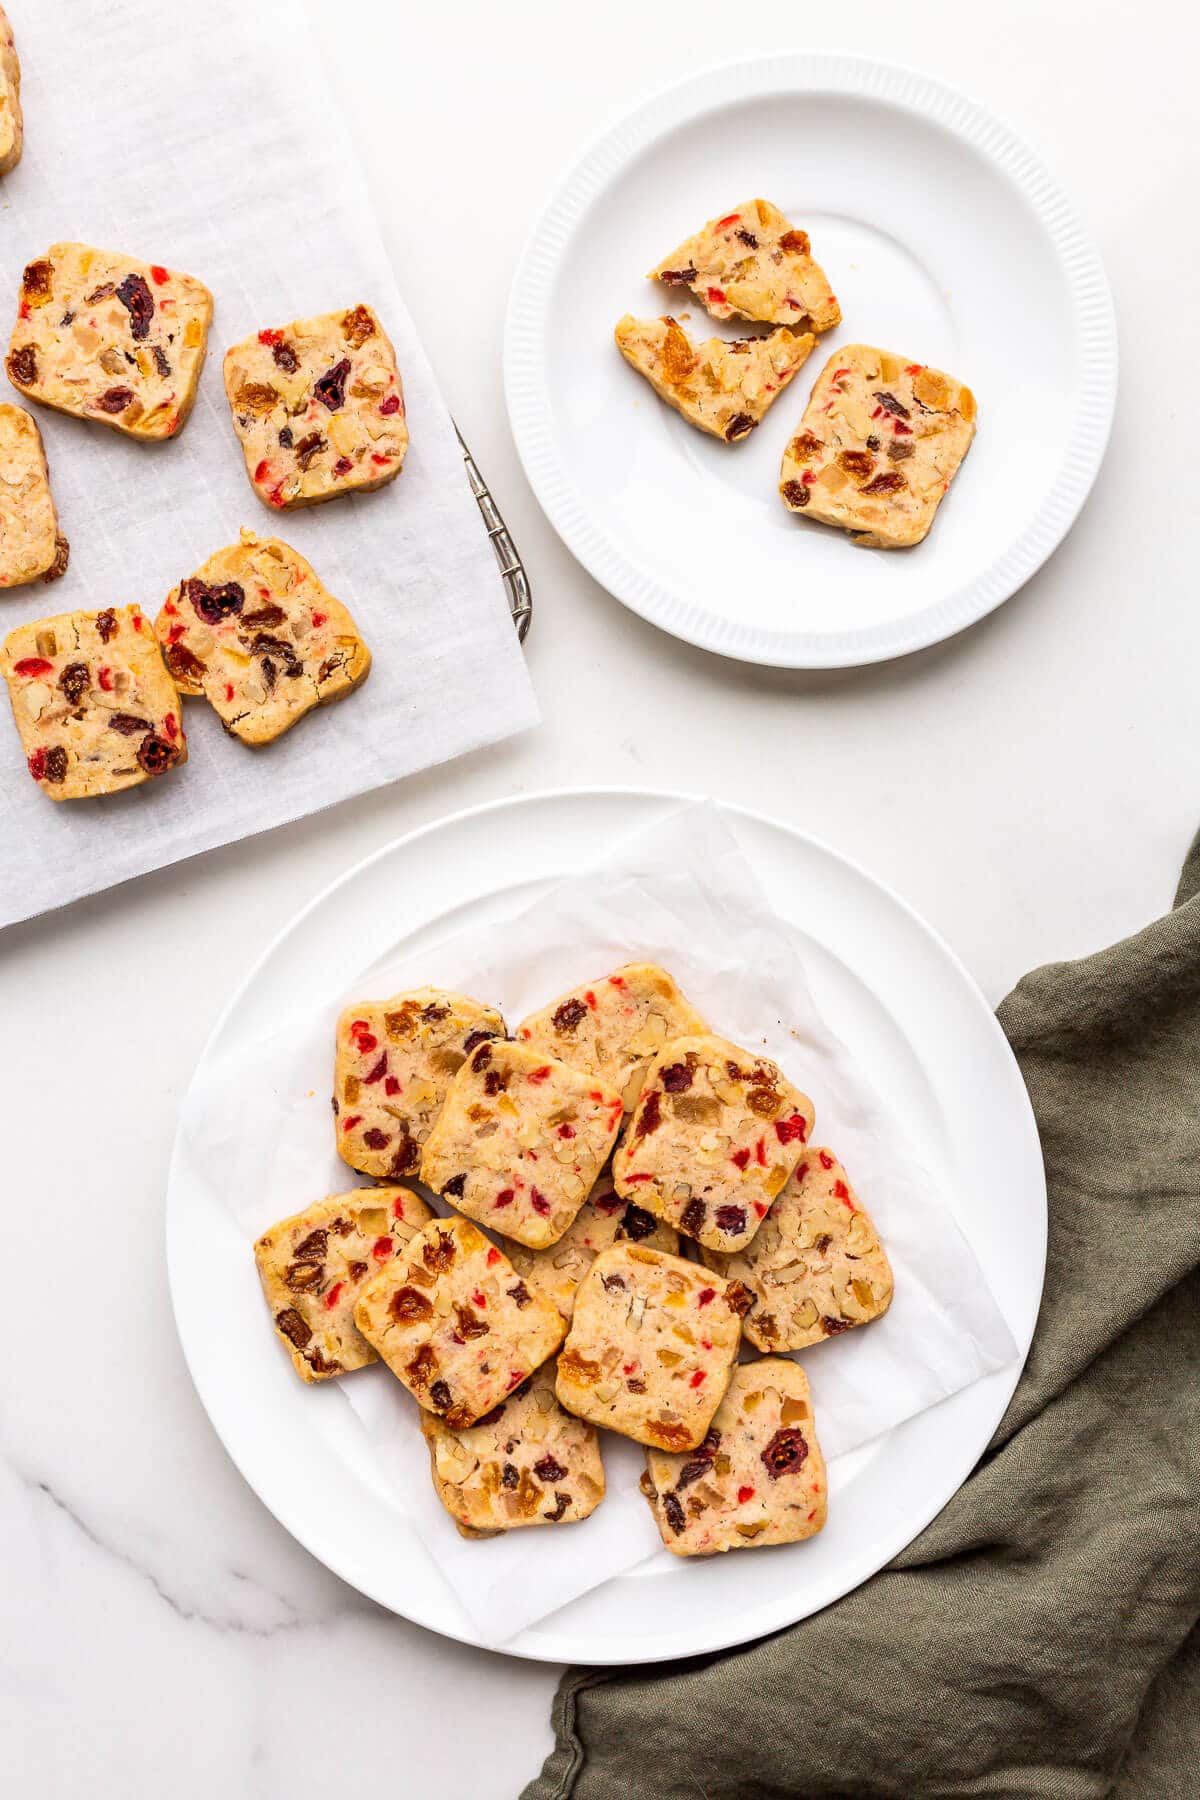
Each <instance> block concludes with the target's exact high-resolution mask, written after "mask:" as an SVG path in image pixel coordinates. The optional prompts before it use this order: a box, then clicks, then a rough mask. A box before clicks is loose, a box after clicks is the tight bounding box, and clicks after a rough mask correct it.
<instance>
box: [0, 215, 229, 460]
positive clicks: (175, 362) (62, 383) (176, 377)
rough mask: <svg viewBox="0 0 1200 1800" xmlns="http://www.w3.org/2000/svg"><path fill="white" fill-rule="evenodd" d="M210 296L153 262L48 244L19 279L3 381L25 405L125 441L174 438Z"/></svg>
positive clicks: (192, 383)
mask: <svg viewBox="0 0 1200 1800" xmlns="http://www.w3.org/2000/svg"><path fill="white" fill-rule="evenodd" d="M211 321H212V295H211V294H210V293H209V291H208V289H207V288H206V287H205V286H204V284H203V283H202V282H199V281H197V280H196V279H195V278H194V277H193V276H191V275H181V274H180V273H179V271H178V270H177V269H167V268H164V267H163V266H162V264H161V263H143V262H138V261H137V260H136V259H135V258H133V257H130V256H123V255H120V254H119V253H117V252H115V251H111V250H96V249H93V248H92V247H91V246H90V245H88V244H70V243H65V244H51V246H50V248H49V250H47V252H46V254H45V256H40V257H38V258H37V260H36V261H35V262H31V263H29V264H28V265H27V267H26V269H25V273H24V275H23V276H22V278H21V298H20V305H19V308H18V314H17V323H16V325H15V327H14V328H13V334H12V343H11V345H10V347H9V353H8V362H7V365H6V366H7V369H8V377H9V380H10V381H11V382H12V383H13V385H14V386H15V387H18V388H20V389H21V391H22V393H23V394H26V395H27V396H28V397H29V399H31V400H38V401H40V402H41V403H42V405H43V406H53V407H55V408H56V409H57V410H58V411H59V412H66V413H73V414H74V415H75V416H76V417H77V418H80V419H91V420H94V421H95V422H96V423H97V424H100V425H111V426H112V427H113V429H114V430H116V431H124V432H127V433H128V434H129V436H130V437H136V438H149V439H161V438H169V437H173V436H174V435H175V433H176V432H177V431H178V430H179V428H180V426H181V425H182V424H183V422H184V420H185V419H186V418H187V416H188V413H189V412H190V411H191V409H192V403H193V401H194V400H195V398H196V387H197V384H198V382H199V380H200V370H201V368H202V367H203V365H204V356H205V350H206V346H207V343H208V327H209V324H210V323H211Z"/></svg>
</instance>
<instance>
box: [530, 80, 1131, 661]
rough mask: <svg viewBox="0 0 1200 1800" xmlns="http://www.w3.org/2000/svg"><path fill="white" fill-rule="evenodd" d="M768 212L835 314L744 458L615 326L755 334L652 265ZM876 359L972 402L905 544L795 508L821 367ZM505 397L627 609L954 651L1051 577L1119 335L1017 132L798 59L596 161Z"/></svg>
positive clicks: (557, 239)
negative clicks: (815, 270)
mask: <svg viewBox="0 0 1200 1800" xmlns="http://www.w3.org/2000/svg"><path fill="white" fill-rule="evenodd" d="M756 195H762V196H764V197H765V198H767V199H769V200H772V201H774V203H775V204H776V205H777V206H779V207H781V208H782V209H783V211H784V212H785V213H786V214H787V216H788V217H789V218H791V219H792V220H794V221H795V222H796V223H797V224H798V225H802V226H803V227H804V228H805V230H807V231H808V232H809V233H810V234H811V237H812V243H813V251H814V254H815V255H816V257H817V258H818V260H819V261H820V262H821V263H822V265H823V266H824V268H825V270H826V273H827V274H828V276H829V279H830V281H831V283H832V285H833V289H834V292H835V293H836V294H837V295H838V298H839V300H840V301H841V305H842V313H843V323H842V325H841V326H839V327H838V328H837V330H836V331H832V332H828V333H826V335H825V336H824V337H822V338H820V339H819V340H818V342H817V347H816V349H815V350H814V351H813V353H812V355H811V356H810V358H809V360H808V363H807V364H806V365H805V366H804V368H802V369H801V371H800V373H799V374H798V375H797V376H796V378H795V380H794V382H793V383H792V386H791V388H790V389H788V391H787V392H785V393H784V394H783V395H782V396H781V397H780V398H779V399H778V400H777V401H776V403H775V405H774V407H773V408H772V410H771V411H770V412H768V414H767V416H766V418H765V419H764V421H763V422H762V424H761V425H760V426H759V427H758V429H757V431H755V432H753V433H751V435H750V436H749V437H748V438H746V439H745V440H743V441H742V442H741V443H740V444H738V445H736V446H732V447H731V446H728V445H724V444H721V443H719V442H718V441H717V440H716V439H715V438H711V437H708V436H707V435H706V434H704V433H702V432H699V431H697V430H696V429H695V428H694V427H693V426H691V425H688V424H687V423H686V422H685V421H684V420H683V419H682V418H681V417H680V416H679V415H678V414H677V413H675V412H673V411H672V410H671V409H670V408H668V407H667V406H665V405H664V404H663V403H662V402H661V401H660V400H659V399H658V398H657V397H656V396H655V394H654V392H653V390H652V389H651V388H650V386H649V385H648V383H647V382H645V381H644V380H643V379H642V377H641V376H639V375H637V374H636V373H635V372H634V371H633V370H632V369H631V368H629V367H628V366H627V365H626V364H625V362H624V361H623V360H622V358H621V356H620V354H619V352H618V351H617V348H616V346H615V344H614V343H613V338H612V332H613V326H614V325H615V324H616V322H617V320H618V319H619V318H620V316H621V314H622V313H624V312H632V313H634V314H636V315H638V316H642V317H645V316H647V315H649V316H654V315H658V314H662V313H672V314H675V315H678V314H680V313H681V312H684V311H686V312H687V313H688V315H689V317H690V320H691V328H692V330H693V332H695V333H697V334H698V335H700V336H703V337H708V336H711V335H713V334H714V333H715V334H718V335H722V336H725V337H737V336H738V335H740V334H743V333H744V332H745V331H746V329H747V327H746V326H745V325H744V324H742V325H740V326H739V324H738V322H737V321H730V322H729V323H728V324H724V325H719V324H717V323H716V322H715V321H713V320H711V319H709V318H708V316H707V314H706V313H705V312H704V311H703V309H702V308H701V307H700V305H699V304H698V303H697V302H696V301H694V300H693V299H692V296H691V294H690V293H689V292H688V291H687V290H686V289H679V288H665V287H662V286H661V285H660V284H658V283H656V282H648V281H646V280H644V279H643V271H644V270H646V269H649V268H652V267H653V266H654V264H655V263H656V262H658V260H659V259H660V258H661V257H662V256H664V255H666V253H667V252H668V251H669V250H671V249H672V248H673V247H674V245H676V244H677V243H679V242H680V240H681V239H683V238H684V237H686V236H688V234H689V233H691V232H692V231H695V230H697V229H698V228H699V227H700V226H701V225H702V224H703V223H704V221H705V220H706V219H709V218H714V217H716V216H717V215H719V214H721V213H722V212H726V211H728V210H729V209H730V208H731V207H734V206H737V205H739V204H740V203H741V202H743V201H746V200H748V199H751V198H752V197H754V196H756ZM750 329H752V330H753V329H757V328H755V327H750ZM863 342H865V343H869V344H874V345H877V346H879V347H880V348H882V349H885V350H890V351H893V352H896V353H898V354H899V355H901V356H903V357H904V358H905V360H906V361H907V360H912V361H915V362H924V363H931V364H933V365H934V366H935V367H938V368H943V369H946V370H948V371H949V373H950V374H952V375H954V376H957V377H958V379H959V380H961V381H965V382H966V383H967V385H968V386H969V387H971V388H972V389H973V390H974V392H975V395H976V398H977V399H978V402H979V428H978V432H977V434H976V438H975V442H974V444H973V446H972V448H971V450H970V453H969V455H968V456H967V458H966V461H965V462H964V464H963V466H962V469H961V470H960V472H959V474H958V475H957V477H956V478H955V480H954V482H953V484H952V485H951V488H950V492H949V494H948V495H947V496H946V499H945V501H944V502H943V504H942V506H941V509H940V511H939V513H938V517H937V519H936V520H935V522H934V526H933V529H932V531H931V532H930V534H929V536H928V538H926V540H925V542H924V543H923V544H921V545H918V546H917V547H916V548H914V549H912V550H909V551H878V550H862V549H859V548H857V547H856V546H855V545H854V544H853V543H852V542H851V540H850V537H849V534H847V533H844V532H840V531H836V530H834V529H833V528H831V527H828V526H821V525H817V524H815V523H813V522H811V521H807V520H804V519H801V518H798V517H796V516H795V515H793V514H790V513H788V512H787V511H786V510H785V508H784V506H783V504H782V502H781V501H780V499H779V496H778V492H777V487H778V480H779V465H780V459H781V457H782V454H783V450H784V446H785V445H786V443H787V442H788V440H789V439H790V438H791V437H792V436H793V434H794V433H795V431H796V429H797V426H798V423H799V420H800V416H801V414H802V412H803V410H804V406H805V403H806V402H807V399H808V396H809V393H810V391H811V388H812V384H813V382H814V381H815V379H816V376H817V374H818V372H819V370H820V369H821V368H822V367H823V365H824V363H825V360H826V358H827V357H829V356H830V355H832V353H833V351H834V350H835V349H836V348H837V346H838V345H839V344H845V343H863ZM505 384H506V391H507V397H508V410H509V417H510V419H511V421H512V428H513V433H514V436H515V438H516V442H517V447H518V449H519V451H520V454H521V459H522V461H523V463H524V465H525V471H526V473H527V475H528V476H529V479H530V482H531V483H532V485H533V488H534V491H535V493H536V494H537V497H538V499H539V500H540V502H541V504H542V506H543V508H544V509H545V512H546V515H547V517H548V518H549V520H550V522H551V524H552V525H553V526H554V527H555V529H556V530H557V531H558V532H559V534H560V535H561V537H562V538H563V540H564V542H565V543H566V544H567V545H568V546H569V548H570V549H571V550H572V551H573V552H574V554H575V555H576V556H577V557H578V558H579V560H580V562H582V563H583V564H584V566H585V568H587V569H588V570H589V571H590V573H591V574H592V575H594V576H595V578H596V580H597V581H599V582H602V583H603V585H604V586H605V587H606V588H608V590H609V591H610V593H612V594H614V595H615V596H616V597H617V599H618V600H621V601H623V602H624V603H625V605H626V606H629V607H632V609H633V610H634V611H635V612H638V613H640V614H641V615H642V617H643V618H645V619H649V620H651V621H652V623H654V624H656V625H659V626H661V627H662V628H663V630H664V631H669V632H672V633H673V634H674V635H675V636H677V637H681V638H686V639H687V640H688V641H689V642H690V643H693V644H698V645H700V646H701V647H702V648H704V649H707V650H715V651H718V652H719V653H721V654H722V655H725V656H735V657H740V658H741V659H743V660H744V661H747V662H758V663H772V664H776V665H779V666H782V667H787V668H827V667H834V666H839V665H844V664H853V663H864V662H875V661H879V660H882V659H883V658H885V657H889V656H897V655H900V654H902V653H904V652H906V651H910V650H916V649H918V648H920V647H921V646H922V645H924V644H930V643H935V642H936V641H937V640H938V639H940V638H944V637H948V636H950V635H951V633H953V632H955V631H959V630H961V629H962V628H963V627H964V626H966V625H969V624H972V623H973V622H974V621H975V620H976V619H979V618H982V617H983V615H984V614H985V613H987V612H990V611H991V610H992V608H993V607H995V606H998V605H999V604H1000V602H1001V601H1002V600H1006V599H1007V598H1008V597H1009V595H1010V594H1012V593H1014V592H1015V591H1016V589H1017V588H1019V587H1020V586H1021V584H1022V582H1024V581H1027V580H1028V579H1029V577H1030V575H1032V574H1033V572H1034V570H1035V569H1037V568H1039V567H1040V566H1041V564H1042V563H1043V562H1044V561H1045V559H1046V558H1047V557H1048V556H1049V555H1050V553H1051V551H1053V550H1054V549H1055V547H1056V546H1057V545H1058V544H1059V542H1060V541H1061V539H1062V538H1063V537H1064V535H1065V534H1066V532H1067V531H1068V530H1069V529H1070V527H1071V525H1072V523H1073V521H1074V519H1075V517H1076V514H1077V513H1078V512H1079V509H1080V507H1081V506H1082V505H1083V502H1084V500H1085V498H1086V497H1087V493H1088V490H1089V489H1090V487H1091V485H1092V481H1093V479H1094V478H1095V475H1096V471H1097V469H1098V468H1099V466H1100V460H1101V457H1102V456H1103V454H1104V448H1105V444H1106V443H1107V440H1108V433H1109V426H1110V423H1111V420H1112V410H1113V403H1114V400H1115V397H1116V385H1117V343H1116V325H1115V320H1114V316H1113V310H1112V302H1111V299H1110V296H1109V292H1108V286H1107V282H1106V280H1105V276H1104V271H1103V268H1102V266H1101V262H1100V258H1099V256H1098V254H1097V252H1096V250H1095V249H1094V248H1093V246H1092V244H1091V243H1090V241H1089V239H1088V238H1087V236H1086V234H1085V233H1084V231H1083V228H1082V227H1081V225H1080V223H1079V220H1078V218H1077V216H1076V214H1075V212H1074V210H1073V208H1072V206H1071V204H1070V202H1069V201H1068V200H1067V199H1066V197H1065V196H1064V195H1063V193H1062V191H1061V189H1060V188H1059V187H1058V186H1057V184H1056V183H1055V182H1054V180H1053V179H1052V177H1051V176H1050V174H1049V173H1048V172H1047V170H1046V169H1045V168H1044V167H1043V165H1042V164H1041V162H1040V161H1039V160H1038V159H1037V157H1036V156H1034V154H1033V153H1032V152H1031V151H1030V150H1029V149H1027V148H1026V146H1025V145H1024V144H1023V143H1021V141H1020V140H1019V139H1018V138H1016V137H1014V135H1013V134H1012V132H1011V131H1009V130H1008V128H1007V127H1006V126H1005V125H1002V124H1001V123H1000V122H999V121H998V120H996V119H994V118H992V117H991V116H990V115H989V114H987V113H986V112H984V111H982V110H981V109H980V108H979V107H977V106H975V105H974V104H973V103H972V102H971V101H969V100H968V99H966V98H965V97H964V96H963V95H961V94H959V93H956V92H955V91H954V90H953V89H952V88H948V87H944V86H942V85H941V84H940V83H939V82H936V81H932V80H930V79H929V78H928V77H926V76H924V75H920V74H917V73H915V72H913V71H911V70H908V69H902V68H896V67H892V66H891V65H888V64H884V63H875V62H870V61H865V60H863V59H862V58H859V57H852V56H840V55H806V54H789V55H780V56H771V57H765V58H760V59H756V60H754V61H750V62H741V63H733V64H729V65H727V66H725V67H722V68H718V69H712V70H709V71H706V72H705V73H703V74H699V75H695V76H692V77H690V78H689V79H688V80H686V81H684V82H681V83H680V84H679V85H678V86H676V87H672V88H669V89H668V90H666V91H665V92H663V93H660V94H657V95H655V96H654V97H653V98H652V99H650V100H648V101H646V102H645V103H644V104H643V105H641V106H640V107H638V108H637V110H636V111H634V112H632V113H631V114H630V115H629V116H628V117H627V118H625V119H623V120H622V121H621V122H620V123H619V124H618V125H616V126H615V127H614V128H613V129H612V130H610V131H609V132H607V133H606V134H605V135H604V136H602V137H601V138H599V139H598V140H596V141H595V142H594V143H593V144H592V145H591V146H590V147H589V148H588V149H587V150H586V151H585V152H584V154H583V156H582V158H581V159H580V161H579V162H578V163H577V164H576V166H575V167H574V169H572V170H571V172H570V174H568V175H567V177H566V178H565V180H564V181H563V182H562V184H561V186H560V187H559V188H558V191H557V193H556V194H555V196H554V198H553V199H552V200H551V202H550V204H549V206H548V207H547V209H546V211H545V213H544V214H543V216H542V219H541V221H540V223H539V224H538V226H537V227H536V229H535V231H534V233H533V237H532V239H531V240H530V243H529V245H528V246H527V248H526V250H525V253H524V256H523V258H522V261H521V264H520V266H519V268H518V270H517V275H516V279H515V281H514V283H513V289H512V296H511V300H510V303H509V310H508V322H507V327H506V338H505Z"/></svg>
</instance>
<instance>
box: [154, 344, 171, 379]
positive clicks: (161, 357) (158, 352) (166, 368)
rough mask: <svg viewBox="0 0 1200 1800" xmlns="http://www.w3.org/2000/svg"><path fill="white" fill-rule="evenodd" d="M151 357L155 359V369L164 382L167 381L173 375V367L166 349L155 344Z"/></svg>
mask: <svg viewBox="0 0 1200 1800" xmlns="http://www.w3.org/2000/svg"><path fill="white" fill-rule="evenodd" d="M151 355H152V356H153V357H154V366H155V368H156V369H157V370H158V372H159V374H160V375H161V376H162V378H163V380H164V381H166V379H167V378H168V376H169V375H170V373H171V365H170V363H169V362H168V361H167V353H166V351H165V350H164V349H162V347H161V346H160V345H158V344H155V345H154V348H153V350H152V351H151Z"/></svg>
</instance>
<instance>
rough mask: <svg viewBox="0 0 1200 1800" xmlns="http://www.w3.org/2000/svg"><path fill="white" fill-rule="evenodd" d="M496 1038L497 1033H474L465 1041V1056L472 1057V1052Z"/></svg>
mask: <svg viewBox="0 0 1200 1800" xmlns="http://www.w3.org/2000/svg"><path fill="white" fill-rule="evenodd" d="M495 1036H496V1033H495V1032H494V1031H472V1032H471V1033H470V1035H469V1036H467V1037H466V1038H464V1039H463V1055H464V1056H470V1054H471V1052H472V1050H474V1049H476V1048H477V1047H478V1046H479V1045H480V1044H486V1043H487V1042H488V1040H489V1039H490V1038H494V1037H495Z"/></svg>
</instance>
